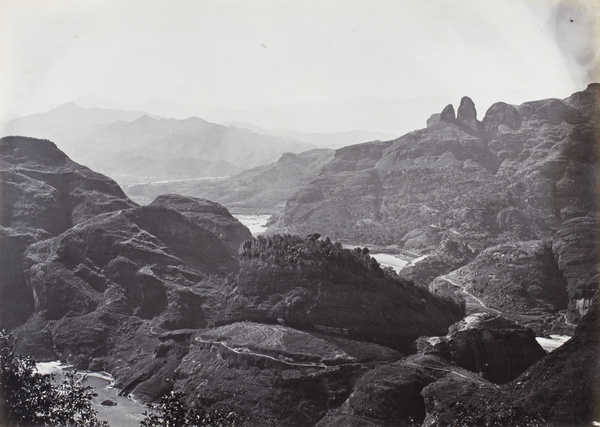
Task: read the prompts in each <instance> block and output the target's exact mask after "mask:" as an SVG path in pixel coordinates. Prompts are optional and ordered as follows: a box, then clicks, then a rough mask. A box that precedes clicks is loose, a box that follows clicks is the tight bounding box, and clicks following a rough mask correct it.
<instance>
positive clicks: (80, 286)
mask: <svg viewBox="0 0 600 427" xmlns="http://www.w3.org/2000/svg"><path fill="white" fill-rule="evenodd" d="M599 94H600V85H598V84H592V85H589V86H588V88H587V89H585V90H583V91H581V92H577V93H574V94H573V95H571V96H570V97H568V98H566V99H563V100H558V99H546V100H539V101H531V102H526V103H524V104H522V105H518V106H516V105H508V104H505V103H496V104H494V105H492V107H490V109H489V110H488V111H487V112H486V114H485V115H484V118H483V119H482V120H481V121H479V120H478V119H477V112H476V110H475V106H474V103H473V102H472V101H471V100H470V98H468V97H464V98H462V100H461V103H460V107H459V108H458V110H457V112H456V113H455V111H454V107H453V106H452V105H450V106H447V107H446V108H444V109H443V110H442V112H441V113H439V114H434V115H433V116H432V117H431V118H430V120H429V121H428V126H427V127H426V128H424V129H420V130H415V131H413V132H410V133H408V134H406V135H403V136H401V137H399V138H397V139H394V140H389V141H379V140H375V141H370V142H363V143H360V144H355V145H349V146H345V147H342V148H339V149H337V150H332V149H328V148H319V149H314V148H312V147H308V148H309V149H308V150H305V151H302V148H300V149H299V150H298V151H297V152H295V153H292V152H288V151H283V152H281V150H280V149H281V148H283V147H279V148H278V149H277V150H275V149H274V150H273V151H272V152H271V154H270V156H271V157H269V158H263V159H260V160H259V159H258V158H255V160H256V162H255V163H253V161H250V160H249V159H252V155H251V154H239V159H238V160H236V162H238V166H241V165H242V164H243V166H245V167H244V170H242V171H233V170H231V171H230V172H231V173H230V172H227V175H228V176H223V177H220V178H218V179H216V178H214V176H215V175H214V174H212V173H211V172H210V167H208V166H206V165H204V166H202V167H201V168H200V169H202V170H203V171H204V172H205V174H204V176H198V175H196V176H187V175H186V176H183V175H185V174H183V175H182V176H175V175H169V174H166V175H164V176H163V175H162V172H161V171H160V170H158V171H157V173H156V174H154V175H153V176H152V177H150V178H151V179H148V180H147V181H146V182H145V183H142V181H141V179H142V178H144V179H145V175H143V174H141V175H139V176H138V178H140V181H138V182H134V183H133V182H132V183H131V185H128V186H126V187H125V190H126V191H124V190H123V189H122V187H121V186H119V185H118V184H117V182H116V181H114V180H113V179H111V178H108V177H107V176H104V175H102V174H100V173H98V172H95V171H94V170H92V169H90V168H88V167H87V166H84V165H82V164H79V163H77V162H75V161H73V160H72V159H71V158H70V157H69V156H68V155H67V154H65V152H63V151H61V150H60V148H59V147H58V146H57V144H55V143H54V142H52V141H50V140H47V139H36V138H33V137H18V136H9V137H4V138H2V139H0V167H1V174H0V191H1V193H0V194H1V195H2V205H1V210H0V221H1V222H0V225H1V228H0V238H1V240H0V255H1V256H0V267H1V268H0V279H1V281H0V295H1V297H2V298H1V299H0V304H1V310H0V317H1V319H0V320H1V321H2V323H3V324H5V325H7V327H8V328H9V329H10V331H12V333H13V334H14V335H15V336H16V337H17V350H18V351H19V352H20V353H22V354H25V355H30V356H33V357H35V358H36V360H38V362H49V361H56V360H60V361H61V362H63V363H68V364H69V365H71V366H73V367H74V368H76V369H78V370H81V371H83V372H90V381H91V382H92V383H93V384H94V385H95V386H97V387H98V390H99V396H98V398H97V399H100V398H109V399H111V400H114V401H115V402H117V405H116V406H110V407H102V408H101V407H100V406H98V401H94V404H95V405H96V407H97V408H99V410H100V411H101V414H103V415H104V416H106V417H107V419H109V420H112V421H113V423H116V424H117V425H126V423H131V425H134V422H135V423H137V422H139V419H140V418H139V414H140V412H139V406H137V405H136V404H135V403H134V402H132V401H130V400H127V399H125V397H124V396H131V397H132V398H134V399H135V400H136V401H139V402H143V403H150V402H157V401H158V399H160V397H161V396H164V395H165V394H168V393H170V392H177V393H181V395H182V396H183V403H185V404H186V405H190V406H192V407H193V406H196V407H202V408H207V409H210V410H215V411H220V410H225V411H231V412H232V413H235V414H239V415H240V416H242V417H243V419H244V420H245V422H246V424H247V425H251V426H252V425H257V426H258V425H265V423H272V424H274V425H286V426H288V425H289V426H304V425H319V426H335V425H363V424H365V425H398V426H413V425H415V424H421V425H446V424H448V423H449V422H450V421H451V420H468V419H469V417H473V416H474V415H473V414H479V415H478V416H481V417H486V419H487V420H488V421H489V420H504V421H506V420H507V419H508V420H509V421H510V423H512V424H511V425H528V423H529V425H542V421H540V420H543V422H544V423H547V424H548V425H556V426H560V425H586V424H589V423H591V422H592V421H594V420H596V419H598V413H597V412H596V409H595V407H594V405H593V402H594V399H595V393H596V392H597V391H599V390H598V385H597V384H598V383H597V378H598V374H599V373H600V366H599V364H598V360H597V349H598V337H599V334H598V323H597V317H598V314H597V313H598V311H597V310H598V309H597V286H598V272H597V269H596V243H597V238H596V235H597V231H598V230H597V222H596V216H597V208H596V206H595V205H594V202H593V200H594V191H595V184H594V182H595V181H594V177H595V176H596V174H597V170H596V157H595V156H596V154H595V146H594V144H595V141H596V139H595V135H596V134H595V132H596V128H595V127H594V122H593V118H594V117H595V114H596V113H597V111H598V99H599V96H598V95H599ZM65 109H66V110H67V111H71V112H73V111H76V112H77V114H84V113H85V114H87V113H89V112H85V111H83V112H82V111H81V110H80V109H78V108H76V107H73V106H67V107H65ZM95 113H98V111H96V112H95ZM30 119H31V118H30ZM82 123H84V124H85V123H87V122H86V121H82ZM115 123H116V124H115ZM88 124H89V123H88ZM96 124H97V125H98V126H96V127H95V129H97V130H98V132H100V133H88V134H86V135H87V136H86V135H84V134H82V133H79V134H77V135H78V136H77V138H82V139H85V138H89V140H90V141H92V142H93V143H94V144H95V145H100V143H99V142H98V141H101V140H102V141H104V138H107V137H106V135H107V134H109V133H110V132H116V130H115V129H116V128H123V129H127V132H128V134H129V135H130V136H131V137H132V138H133V137H134V136H135V137H136V138H137V136H136V135H142V134H144V135H145V134H146V133H147V132H150V133H152V134H155V135H156V137H157V138H158V135H162V134H161V132H163V131H165V130H166V132H167V133H169V132H171V136H170V137H169V138H171V137H172V138H175V137H174V136H173V135H183V136H182V137H181V139H179V140H178V142H177V144H180V145H181V147H184V146H185V147H188V145H189V147H188V148H190V147H192V145H194V143H193V141H195V139H194V138H195V137H192V136H190V135H191V134H190V133H187V130H189V129H193V130H194V132H198V129H200V128H202V129H205V130H207V132H208V134H209V135H212V136H214V137H215V138H216V136H215V135H220V137H224V138H225V139H224V140H221V139H219V141H221V142H220V143H219V144H220V146H221V147H223V146H226V145H227V144H226V143H229V142H232V141H233V140H232V139H231V138H233V136H235V135H237V132H239V131H241V130H240V129H237V130H231V129H229V130H227V129H225V128H224V127H222V126H221V127H214V126H220V125H214V124H210V123H208V122H205V121H203V120H202V119H191V120H187V121H186V120H183V121H173V120H169V119H160V118H153V117H147V116H141V117H139V118H137V119H135V118H132V121H120V122H113V123H96ZM30 126H33V125H31V124H30ZM57 129H58V127H57ZM64 129H66V127H65V128H64ZM111 129H112V130H111ZM152 129H154V130H152ZM186 129H187V130H186ZM65 132H66V130H65ZM94 132H96V131H94ZM244 132H250V131H244ZM100 135H104V136H100ZM114 135H117V133H115V134H114ZM232 135H233V136H232ZM163 136H164V135H163ZM212 136H211V138H212ZM246 136H247V135H246ZM65 138H66V137H65ZM119 138H121V136H119ZM119 138H117V137H116V136H115V139H114V140H110V141H108V140H106V141H108V142H106V145H105V148H106V151H107V153H110V155H114V156H121V157H123V156H124V154H123V152H120V151H119V150H116V149H114V147H118V146H119V145H120V144H121V142H120V141H121V139H119ZM161 138H162V137H161ZM165 138H166V137H165ZM228 138H230V139H228ZM262 138H263V137H259V136H251V138H250V142H252V141H254V143H256V144H258V142H257V141H259V140H260V141H263V142H264V141H265V140H263V139H262ZM270 138H275V137H274V136H271V137H270ZM109 139H110V138H109ZM166 140H169V139H168V138H167V139H166ZM65 141H66V139H65ZM139 141H140V145H139V146H138V148H139V149H140V150H142V151H143V152H146V151H147V152H148V155H149V156H150V157H156V158H160V157H161V155H163V156H164V155H166V154H165V153H166V152H165V151H164V147H163V148H160V144H159V143H156V144H154V143H152V144H153V145H155V146H154V147H153V148H152V150H154V151H152V150H150V149H149V148H148V147H147V145H146V144H150V140H146V139H145V137H144V138H141V137H140V139H139ZM142 141H146V142H143V143H142ZM211 141H213V142H214V141H216V140H212V139H211ZM269 141H271V140H269ZM205 142H206V141H204V142H198V143H197V146H194V147H193V150H192V149H191V148H190V150H191V151H190V150H188V148H185V147H184V148H182V150H183V151H184V152H189V153H191V154H190V156H191V157H193V156H192V154H193V153H194V152H195V153H196V154H197V155H198V156H199V157H202V156H201V155H202V154H203V153H204V151H205V150H206V146H204V145H203V144H204V143H205ZM271 142H273V141H271ZM288 142H289V141H288ZM261 143H262V142H261ZM111 144H112V145H111ZM186 144H187V145H186ZM215 144H216V143H215ZM219 144H217V145H219ZM223 144H225V145H223ZM232 144H233V145H232V147H235V146H236V144H241V142H239V141H238V140H236V141H235V142H232ZM275 145H277V144H275V142H273V146H275ZM111 147H113V148H111ZM173 147H174V146H173ZM181 147H180V148H181ZM305 148H306V147H305ZM113 149H114V150H113ZM231 149H232V150H233V149H234V148H231ZM111 150H112V151H111ZM161 150H163V151H161ZM194 150H196V151H194ZM267 151H268V150H267ZM161 153H162V154H161ZM244 156H246V157H244ZM203 158H204V157H203ZM228 158H230V159H232V157H231V156H229V157H228ZM123 159H124V161H125V162H129V161H130V159H129V158H128V157H123ZM128 159H129V160H128ZM216 159H217V157H215V158H214V159H213V160H215V161H217V160H216ZM245 160H248V161H247V162H245ZM192 163H193V162H192ZM186 164H187V163H186ZM190 164H191V163H190ZM114 166H115V167H122V166H118V165H114ZM221 166H222V167H221ZM221 166H219V167H218V169H219V170H221V171H226V170H229V169H227V168H226V167H225V166H224V165H221ZM246 166H247V167H246ZM197 167H198V165H191V167H190V169H189V171H192V170H194V169H196V168H197ZM159 169H160V168H159ZM179 169H180V168H179V167H176V168H175V170H177V173H179V172H180V171H179ZM148 170H149V169H145V172H144V174H146V173H147V171H148ZM186 170H188V169H186ZM185 173H187V172H185ZM354 242H359V243H357V244H354ZM40 366H41V365H40ZM102 372H109V373H110V375H111V376H112V377H114V384H112V383H111V386H113V385H114V387H115V388H114V390H120V394H123V395H124V396H115V393H116V392H115V391H114V390H110V389H108V388H106V387H105V385H106V384H105V381H107V379H106V378H103V377H102V378H101V377H99V375H100V374H96V373H102ZM567 390H568V392H567ZM541 396H549V397H552V402H551V403H550V401H549V400H548V399H549V397H548V398H546V397H544V398H543V399H542V398H541ZM558 396H562V397H561V398H560V399H559V398H558ZM489 402H493V404H490V403H489ZM506 408H510V411H509V412H508V413H507V412H506ZM507 414H508V415H507ZM119 417H121V418H119ZM123 417H126V418H127V417H129V418H127V419H128V420H127V421H123V420H124V418H123ZM506 417H508V418H506ZM497 423H500V425H502V423H501V422H500V421H497ZM510 423H509V424H510ZM127 425H129V424H127Z"/></svg>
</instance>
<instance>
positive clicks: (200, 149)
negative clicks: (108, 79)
mask: <svg viewBox="0 0 600 427" xmlns="http://www.w3.org/2000/svg"><path fill="white" fill-rule="evenodd" d="M2 133H3V135H20V136H32V137H38V138H44V139H50V140H52V141H54V142H55V143H56V144H57V145H58V146H59V147H60V148H61V149H62V150H64V151H65V152H66V153H68V154H69V156H71V157H73V158H74V159H77V160H78V161H80V162H83V163H86V164H89V165H91V166H92V167H94V169H96V170H99V171H101V172H102V173H105V174H109V175H111V176H114V177H115V179H117V180H118V181H119V182H122V183H128V182H148V181H161V180H171V179H182V178H183V179H184V178H197V177H207V176H227V175H232V174H235V173H238V172H240V171H242V170H244V169H248V168H251V167H255V166H258V165H262V164H266V163H270V162H273V161H276V160H277V159H278V158H279V157H280V156H281V155H282V154H283V153H285V152H296V153H297V152H301V151H305V150H308V149H311V148H313V146H312V145H310V144H307V143H304V142H301V141H297V140H294V139H292V138H286V137H278V136H270V135H262V134H257V133H254V132H252V131H249V130H247V129H240V128H237V127H227V126H221V125H218V124H214V123H209V122H207V121H205V120H203V119H200V118H197V117H190V118H188V119H184V120H176V119H162V118H159V117H156V116H150V115H148V114H145V113H143V112H139V111H123V110H109V109H100V108H83V107H80V106H78V105H77V104H75V103H67V104H64V105H62V106H60V107H58V108H56V109H53V110H51V111H49V112H47V113H43V114H34V115H30V116H26V117H22V118H19V119H15V120H11V121H9V122H7V123H5V124H4V126H3V128H2Z"/></svg>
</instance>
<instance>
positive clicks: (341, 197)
mask: <svg viewBox="0 0 600 427" xmlns="http://www.w3.org/2000/svg"><path fill="white" fill-rule="evenodd" d="M599 101H600V84H591V85H589V86H588V88H587V89H586V90H585V91H582V92H578V93H575V94H573V95H572V96H571V97H569V98H567V99H565V100H558V99H546V100H540V101H533V102H526V103H524V104H522V105H519V106H512V105H508V104H505V103H501V102H500V103H496V104H494V105H492V106H491V107H490V108H489V110H488V111H487V113H486V115H485V117H484V119H483V120H482V121H479V120H477V113H476V110H475V105H474V104H473V102H472V101H471V100H470V99H469V98H467V97H465V98H463V99H462V100H461V104H460V107H459V108H458V110H457V112H456V113H455V110H454V108H453V107H452V105H449V106H447V107H446V108H444V110H443V111H442V112H441V113H440V114H436V115H434V116H432V117H431V118H430V120H429V121H428V125H429V126H428V127H427V128H425V129H421V130H417V131H414V132H411V133H409V134H406V135H404V136H402V137H400V138H398V139H396V140H393V141H387V142H371V143H364V144H359V145H354V146H350V147H344V148H342V149H339V150H337V151H336V153H335V155H334V158H333V159H332V160H331V161H330V162H329V163H328V164H326V165H325V166H324V167H323V169H322V171H321V173H320V174H319V176H317V177H315V179H314V180H313V181H312V182H311V183H309V184H308V185H306V186H305V187H304V188H302V189H300V190H299V191H298V192H296V193H295V194H294V195H292V196H291V197H290V198H289V199H288V200H287V202H286V207H285V209H284V211H283V213H282V214H281V215H280V216H279V218H278V219H277V221H276V223H275V224H273V225H272V226H271V227H270V228H269V231H270V232H273V233H275V232H291V233H310V232H315V231H316V232H319V233H322V234H327V235H330V236H335V238H336V239H339V240H341V241H346V242H351V243H354V244H356V243H357V242H360V243H363V244H364V243H370V244H377V245H392V244H395V245H398V246H399V247H400V248H403V249H406V250H411V251H420V252H421V253H431V252H432V251H437V252H438V253H440V252H441V254H440V257H441V258H440V262H439V263H438V265H439V266H440V267H442V270H438V272H437V273H435V272H433V273H432V272H429V273H427V274H428V275H429V276H430V277H436V276H439V275H442V274H445V273H448V272H449V271H451V270H453V269H455V268H457V267H460V266H461V265H464V264H465V263H467V262H468V261H470V260H472V259H473V258H475V257H476V256H477V255H478V254H479V253H480V252H481V251H482V250H484V249H486V248H491V247H494V246H496V245H500V244H508V245H509V246H514V245H517V246H518V244H517V242H520V241H523V242H527V241H534V240H538V241H539V240H545V239H546V240H548V239H553V238H554V234H555V230H556V229H558V228H560V227H561V226H562V224H563V223H565V221H569V220H571V221H575V220H576V219H577V218H581V220H579V223H580V224H581V225H582V226H580V227H573V226H571V227H570V228H569V230H571V231H572V232H577V233H583V235H586V233H587V236H591V235H593V233H594V231H593V227H592V226H591V225H593V222H592V221H586V220H585V219H584V218H587V217H591V216H593V215H594V213H595V209H596V208H595V205H594V201H595V185H594V182H595V177H596V154H595V150H594V148H595V147H594V144H595V141H596V140H597V133H596V128H595V126H596V120H595V119H596V117H597V112H598V103H599ZM582 227H584V228H585V227H587V228H586V230H587V232H583V231H581V229H582ZM557 238H559V239H561V240H562V242H563V243H562V244H563V245H567V243H566V242H568V241H570V240H569V239H568V238H566V236H562V237H560V236H558V237H557ZM574 242H580V243H576V244H575V246H570V250H574V249H577V248H576V246H577V245H579V246H581V245H584V246H585V244H584V243H583V242H582V240H581V239H580V238H577V239H575V240H574ZM559 246H560V245H555V246H554V247H555V249H556V250H559ZM584 246H582V249H581V250H584V249H583V247H584ZM587 246H589V245H587ZM459 250H460V251H462V253H461V254H460V256H459V257H458V258H460V259H461V261H460V262H459V263H458V265H457V263H456V262H455V261H448V262H447V260H448V259H450V258H453V259H455V260H456V256H454V255H456V253H457V251H459ZM577 250H579V249H577ZM499 252H502V251H499ZM516 252H518V250H515V253H516ZM492 255H493V256H495V255H494V254H492ZM552 255H555V256H556V257H557V259H558V258H559V255H558V253H553V254H552V253H551V254H550V258H549V259H547V260H546V261H547V262H546V261H544V263H542V264H540V265H545V266H547V268H550V269H551V270H552V269H553V272H551V271H550V270H548V272H547V273H548V274H551V275H552V274H555V273H556V272H557V271H559V270H561V271H565V274H573V273H569V272H568V271H566V270H565V269H564V268H563V267H561V266H558V267H557V265H556V262H555V261H554V260H551V258H552ZM562 258H563V259H564V255H563V257H562ZM423 262H429V261H426V260H424V261H423ZM490 262H498V263H500V265H499V269H500V270H506V271H507V273H506V274H504V273H503V274H501V275H497V276H496V277H497V278H501V277H502V279H500V284H497V283H496V284H495V285H494V286H493V287H496V288H497V286H500V287H501V288H502V289H501V290H498V289H497V290H496V293H497V294H498V295H499V294H501V293H505V294H506V295H505V296H504V297H503V298H507V300H505V301H504V302H503V303H502V302H501V301H500V299H498V298H494V297H492V296H491V295H489V294H488V295H487V296H488V297H490V298H493V299H494V300H495V303H497V304H495V305H494V304H492V305H491V306H492V307H494V308H495V309H498V310H502V308H503V305H504V304H506V301H508V300H510V299H511V298H512V297H513V296H514V297H515V298H517V299H518V298H520V297H519V296H518V295H517V294H516V293H518V292H521V291H520V290H518V289H521V290H522V289H525V288H521V287H520V286H516V287H515V286H514V283H513V281H512V280H510V278H511V277H512V278H514V277H515V276H514V275H512V273H510V272H509V270H507V268H512V267H514V266H515V265H516V264H514V263H512V261H507V260H500V259H498V260H496V261H494V260H493V259H490V260H488V261H486V262H481V263H480V267H481V266H483V265H486V263H490ZM563 264H564V261H563ZM584 264H585V263H584ZM585 265H587V270H586V272H585V277H586V279H584V280H581V281H580V283H579V284H578V285H577V286H578V288H577V289H580V290H581V291H579V290H576V289H571V290H570V291H569V292H570V294H571V297H570V300H569V307H570V308H571V313H572V314H574V313H575V310H574V307H575V305H576V304H589V298H590V292H591V291H589V289H595V288H596V287H597V281H596V277H597V276H596V275H595V274H594V272H593V271H591V270H590V264H589V263H587V264H585ZM472 267H473V268H474V269H475V270H480V272H479V273H476V272H475V273H474V274H470V276H472V277H467V279H469V280H471V279H473V280H476V281H477V282H478V284H477V285H476V286H478V287H479V288H482V287H484V285H485V282H481V278H482V277H485V276H486V272H485V270H481V268H479V267H477V265H475V264H474V265H473V266H472ZM544 268H546V267H544ZM478 276H479V277H478ZM523 277H525V276H523ZM412 279H414V280H417V281H418V280H419V278H418V277H417V276H413V277H412ZM576 280H577V279H574V278H572V279H571V283H573V282H576ZM430 281H431V279H429V281H428V282H427V283H429V282H430ZM560 281H562V285H561V286H562V289H563V291H560V292H562V293H563V294H564V287H565V286H566V282H565V281H564V279H560V278H559V282H560ZM584 282H585V283H584ZM491 283H492V282H490V284H491ZM448 286H450V288H452V286H451V285H446V287H448ZM524 286H529V287H531V291H532V294H531V295H532V298H531V299H530V302H532V300H534V299H535V298H537V297H536V296H534V294H535V293H536V292H537V291H536V290H535V289H534V287H533V283H527V284H524ZM517 288H518V289H517ZM540 289H541V288H540ZM586 289H588V290H586ZM457 292H458V291H457ZM592 293H593V292H592ZM575 294H578V296H575ZM584 294H585V296H583V295H584ZM538 296H539V295H538ZM563 297H564V295H563V296H561V297H559V296H558V295H555V296H553V297H551V299H552V298H554V303H553V307H554V308H549V310H555V309H561V308H564V302H560V303H559V302H557V301H558V300H559V299H560V298H563ZM556 298H558V299H556ZM575 299H578V300H581V301H580V302H578V303H576V301H575ZM563 301H564V299H563ZM536 306H539V304H536ZM581 314H583V312H582V313H581ZM581 314H579V315H578V316H577V317H579V316H580V315H581Z"/></svg>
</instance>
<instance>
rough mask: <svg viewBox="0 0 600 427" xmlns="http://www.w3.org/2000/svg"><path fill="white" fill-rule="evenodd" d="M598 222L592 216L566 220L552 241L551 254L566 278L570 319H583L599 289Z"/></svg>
mask: <svg viewBox="0 0 600 427" xmlns="http://www.w3.org/2000/svg"><path fill="white" fill-rule="evenodd" d="M597 233H598V232H597V223H596V221H595V220H594V218H592V217H581V218H574V219H571V220H568V221H565V222H564V223H563V224H562V225H561V227H560V228H559V229H558V230H557V232H556V233H555V235H554V238H553V239H552V251H553V252H554V257H555V259H556V262H557V265H558V268H559V270H560V271H561V273H562V275H563V276H564V277H565V280H566V283H567V292H568V294H569V312H568V316H569V318H570V319H571V320H573V321H577V320H579V319H580V318H581V317H583V316H584V315H585V314H586V313H587V311H588V310H589V307H590V305H591V301H592V298H593V296H594V294H595V292H596V290H597V289H598V283H600V280H599V279H598V270H597V262H598V256H597V247H598V241H597V238H596V236H598V234H597Z"/></svg>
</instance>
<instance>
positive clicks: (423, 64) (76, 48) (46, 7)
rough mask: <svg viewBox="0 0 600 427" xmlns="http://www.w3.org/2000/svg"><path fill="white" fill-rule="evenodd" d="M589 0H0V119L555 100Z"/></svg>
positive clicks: (578, 61) (572, 62)
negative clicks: (140, 110) (441, 100)
mask: <svg viewBox="0 0 600 427" xmlns="http://www.w3.org/2000/svg"><path fill="white" fill-rule="evenodd" d="M597 3H598V2H597V1H596V0H579V1H576V0H419V1H415V0H301V1H298V0H253V1H246V0H171V1H167V0H86V1H82V0H27V1H23V0H0V40H1V42H0V117H9V116H10V117H14V116H22V115H25V114H31V113H36V112H43V111H47V110H49V109H51V108H54V107H56V106H58V105H60V104H62V103H65V102H68V101H71V100H75V99H78V98H81V97H99V98H102V99H105V100H109V101H111V102H115V103H119V104H131V103H141V102H145V101H149V100H153V99H163V100H166V101H168V102H170V103H173V104H179V105H189V106H195V107H197V109H198V110H200V111H203V110H206V111H208V110H210V109H214V108H224V107H225V108H237V109H244V108H249V107H254V106H258V105H279V104H295V103H305V102H310V101H320V102H342V101H345V100H348V99H352V98H355V97H361V96H372V97H381V98H397V99H417V100H418V99H419V98H426V97H445V98H452V99H456V102H457V103H458V101H459V100H460V97H461V96H463V95H469V96H470V97H471V98H472V99H473V100H474V101H475V103H476V104H477V105H478V106H481V108H482V109H484V110H485V109H486V108H487V107H488V106H489V105H491V103H493V102H496V101H505V102H511V103H517V104H518V103H521V102H524V101H528V100H534V99H541V98H548V97H559V98H563V97H566V96H568V95H569V94H571V93H572V92H575V91H577V90H582V89H584V88H585V87H586V85H587V84H588V83H590V82H592V81H597V80H598V73H597V71H598V62H599V59H598V46H597V43H598V42H597V41H596V40H600V31H598V22H600V21H599V20H598V13H599V12H600V6H596V4H597ZM373 130H376V129H373Z"/></svg>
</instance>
